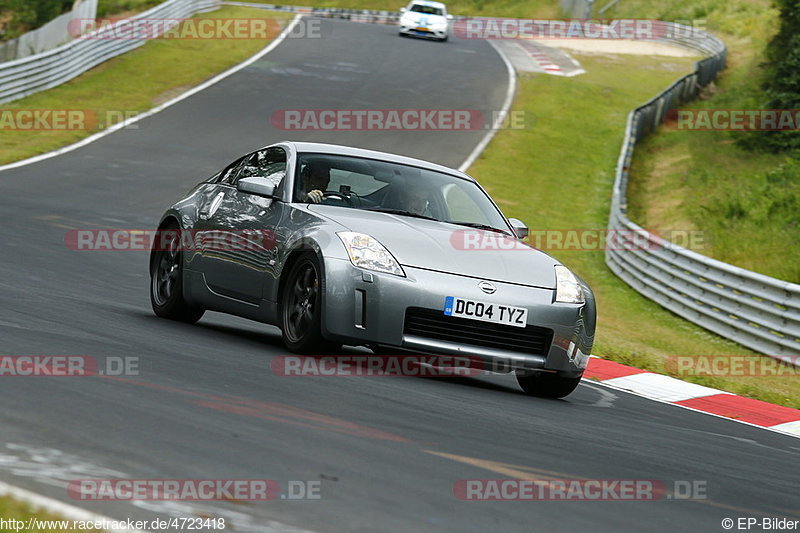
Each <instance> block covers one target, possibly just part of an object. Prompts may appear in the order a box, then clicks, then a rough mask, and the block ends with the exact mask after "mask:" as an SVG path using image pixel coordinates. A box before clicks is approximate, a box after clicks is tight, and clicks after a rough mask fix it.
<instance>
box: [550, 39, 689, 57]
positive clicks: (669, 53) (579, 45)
mask: <svg viewBox="0 0 800 533" xmlns="http://www.w3.org/2000/svg"><path fill="white" fill-rule="evenodd" d="M537 42H540V43H542V44H544V45H547V46H554V47H556V48H561V49H563V50H573V51H576V52H582V53H586V54H631V55H643V56H666V57H697V58H699V57H701V56H700V54H698V53H697V52H696V51H695V50H690V49H688V48H684V47H682V46H674V45H671V44H665V43H653V42H648V41H633V40H625V39H615V40H610V39H537Z"/></svg>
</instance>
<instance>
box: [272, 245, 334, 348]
mask: <svg viewBox="0 0 800 533" xmlns="http://www.w3.org/2000/svg"><path fill="white" fill-rule="evenodd" d="M322 281H323V280H322V269H321V268H320V266H319V260H318V259H317V256H316V255H315V254H312V253H307V254H303V255H302V256H300V258H299V259H298V260H297V261H296V262H295V263H294V265H292V267H291V268H290V269H289V273H288V275H287V278H286V285H285V286H284V288H283V297H282V298H281V331H282V333H283V343H284V344H285V345H286V347H287V348H288V349H289V350H291V351H292V352H295V353H301V354H316V355H327V354H330V353H335V352H336V351H338V349H339V348H340V347H341V346H337V345H336V344H334V343H331V342H328V341H326V340H325V338H324V337H323V336H322V285H323V283H322Z"/></svg>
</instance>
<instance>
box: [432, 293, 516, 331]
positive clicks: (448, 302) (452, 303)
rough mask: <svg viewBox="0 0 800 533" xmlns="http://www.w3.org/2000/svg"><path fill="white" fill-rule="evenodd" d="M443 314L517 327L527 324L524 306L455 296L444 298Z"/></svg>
mask: <svg viewBox="0 0 800 533" xmlns="http://www.w3.org/2000/svg"><path fill="white" fill-rule="evenodd" d="M444 314H445V315H447V316H457V317H461V318H469V319H472V320H481V321H483V322H494V323H495V324H505V325H506V326H515V327H518V328H524V327H525V326H526V325H527V324H528V310H527V309H525V308H524V307H513V306H511V305H500V304H493V303H488V302H478V301H476V300H467V299H466V298H458V297H456V296H448V297H446V298H445V300H444Z"/></svg>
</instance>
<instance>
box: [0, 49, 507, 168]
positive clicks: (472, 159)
mask: <svg viewBox="0 0 800 533" xmlns="http://www.w3.org/2000/svg"><path fill="white" fill-rule="evenodd" d="M489 43H490V44H491V45H492V48H494V49H495V51H496V52H497V54H498V55H499V56H500V58H501V59H502V60H503V63H505V64H506V70H507V71H508V90H507V91H506V99H505V101H504V102H503V108H502V109H501V110H500V113H498V114H497V116H496V117H495V120H494V124H492V129H490V130H489V131H487V132H486V135H484V136H483V139H481V142H479V143H478V146H476V147H475V149H474V150H472V152H470V154H469V156H467V159H466V160H465V161H464V162H463V163H461V166H460V167H458V170H460V171H461V172H466V171H467V169H469V167H471V166H472V163H474V162H475V160H476V159H478V157H479V156H480V155H481V153H482V152H483V151H484V150H485V149H486V147H487V146H488V145H489V143H490V142H491V141H492V138H493V137H494V135H495V133H497V130H498V129H499V128H500V126H501V125H502V124H503V121H504V120H505V119H506V116H507V115H508V111H509V109H511V104H512V103H513V102H514V94H515V93H516V92H517V72H516V71H515V70H514V65H512V64H511V61H509V60H508V58H507V57H506V55H505V54H504V53H503V51H502V50H501V49H500V47H498V46H496V45H495V44H494V41H489ZM0 170H2V169H1V168H0Z"/></svg>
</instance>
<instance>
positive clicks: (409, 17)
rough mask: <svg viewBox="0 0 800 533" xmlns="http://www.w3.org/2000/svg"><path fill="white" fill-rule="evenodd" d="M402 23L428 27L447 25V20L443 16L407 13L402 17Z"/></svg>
mask: <svg viewBox="0 0 800 533" xmlns="http://www.w3.org/2000/svg"><path fill="white" fill-rule="evenodd" d="M400 21H401V22H403V23H405V24H415V25H417V26H428V25H433V24H447V19H446V18H445V17H443V16H442V15H428V14H426V13H416V12H412V11H407V12H405V13H404V14H403V16H402V17H400Z"/></svg>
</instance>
